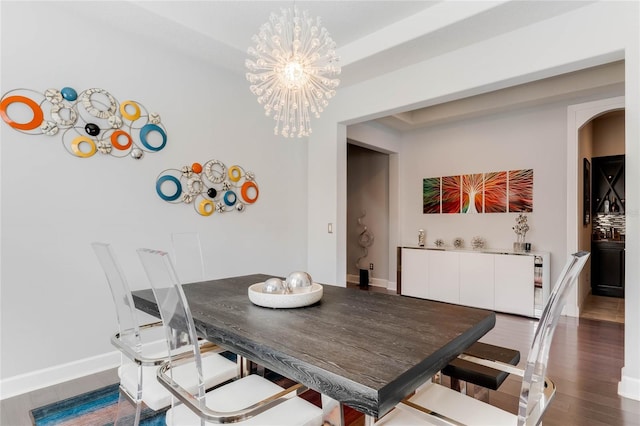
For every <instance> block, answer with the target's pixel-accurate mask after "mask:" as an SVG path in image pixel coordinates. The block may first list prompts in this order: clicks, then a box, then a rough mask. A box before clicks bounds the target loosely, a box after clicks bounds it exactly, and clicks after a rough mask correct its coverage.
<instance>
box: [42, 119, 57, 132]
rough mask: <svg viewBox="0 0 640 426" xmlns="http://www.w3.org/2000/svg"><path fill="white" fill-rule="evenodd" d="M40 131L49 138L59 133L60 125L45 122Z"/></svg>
mask: <svg viewBox="0 0 640 426" xmlns="http://www.w3.org/2000/svg"><path fill="white" fill-rule="evenodd" d="M40 130H42V133H44V134H45V135H47V136H53V135H55V134H56V133H58V130H59V129H58V125H57V124H56V123H55V122H53V121H46V120H45V121H43V122H42V124H41V125H40Z"/></svg>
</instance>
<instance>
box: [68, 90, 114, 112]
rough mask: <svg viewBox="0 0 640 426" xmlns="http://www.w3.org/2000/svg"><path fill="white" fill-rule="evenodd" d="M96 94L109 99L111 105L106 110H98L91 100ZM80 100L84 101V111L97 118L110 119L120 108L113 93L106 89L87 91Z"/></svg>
mask: <svg viewBox="0 0 640 426" xmlns="http://www.w3.org/2000/svg"><path fill="white" fill-rule="evenodd" d="M94 93H99V94H101V95H103V96H104V97H106V98H107V100H108V102H109V105H108V106H107V109H106V110H102V109H98V108H96V107H95V106H94V104H93V100H92V99H91V97H92V96H93V94H94ZM60 96H62V95H60ZM80 100H81V101H82V105H83V106H84V109H86V110H87V112H88V113H89V114H91V115H93V116H94V117H96V118H109V117H110V116H112V115H114V114H115V113H116V111H117V108H118V106H117V104H118V103H117V102H116V100H115V98H114V97H113V96H111V93H109V92H107V91H106V90H104V89H98V88H94V89H87V90H85V91H84V92H82V94H81V95H80ZM97 103H99V104H100V105H104V104H102V103H101V102H97Z"/></svg>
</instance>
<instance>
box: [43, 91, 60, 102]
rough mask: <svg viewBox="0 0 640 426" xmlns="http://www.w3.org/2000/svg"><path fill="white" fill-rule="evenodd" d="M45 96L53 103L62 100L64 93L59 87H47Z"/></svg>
mask: <svg viewBox="0 0 640 426" xmlns="http://www.w3.org/2000/svg"><path fill="white" fill-rule="evenodd" d="M44 98H45V99H46V100H48V101H49V102H51V103H52V104H57V103H59V102H62V93H60V91H59V90H58V89H47V90H45V91H44Z"/></svg>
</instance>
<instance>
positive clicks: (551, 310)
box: [518, 252, 589, 425]
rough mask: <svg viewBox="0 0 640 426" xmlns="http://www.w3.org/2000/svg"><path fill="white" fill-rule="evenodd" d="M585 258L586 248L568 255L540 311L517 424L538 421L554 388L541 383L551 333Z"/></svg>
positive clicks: (521, 393)
mask: <svg viewBox="0 0 640 426" xmlns="http://www.w3.org/2000/svg"><path fill="white" fill-rule="evenodd" d="M588 258H589V253H588V252H578V253H574V254H572V255H571V256H570V258H569V260H568V261H567V263H566V265H565V267H564V269H563V271H562V272H561V273H560V276H559V278H558V281H557V282H556V285H555V287H554V288H553V291H552V292H551V295H550V296H549V300H548V302H547V304H546V306H545V308H544V311H543V312H542V316H541V317H540V322H539V323H538V327H537V328H536V332H535V335H534V338H533V342H532V344H531V350H530V351H529V356H528V357H527V365H526V367H525V369H524V377H523V379H522V387H521V390H520V403H519V407H518V425H524V424H531V423H532V419H534V422H533V423H536V421H539V420H540V419H541V417H542V414H544V411H545V410H546V408H547V405H548V404H549V402H550V400H551V398H552V397H553V393H554V392H555V388H554V387H553V385H552V384H551V386H545V375H546V372H547V362H548V360H549V349H550V348H551V341H552V339H553V333H554V331H555V329H556V325H558V320H559V319H560V315H561V314H562V309H563V308H564V306H565V305H566V302H567V298H568V297H569V293H570V292H571V288H572V287H573V284H574V283H575V282H576V281H577V278H578V275H579V274H580V271H581V270H582V268H583V267H584V264H585V263H586V261H587V259H588ZM547 385H548V384H547ZM535 419H538V420H535Z"/></svg>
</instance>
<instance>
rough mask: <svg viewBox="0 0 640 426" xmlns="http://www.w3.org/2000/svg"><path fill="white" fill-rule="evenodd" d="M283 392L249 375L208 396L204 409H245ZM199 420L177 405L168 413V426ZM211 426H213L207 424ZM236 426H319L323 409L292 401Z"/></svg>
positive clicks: (305, 402) (192, 413)
mask: <svg viewBox="0 0 640 426" xmlns="http://www.w3.org/2000/svg"><path fill="white" fill-rule="evenodd" d="M282 390H283V388H281V387H280V386H278V385H277V384H275V383H273V382H270V381H269V380H267V379H265V378H263V377H260V376H258V375H255V374H252V375H250V376H247V377H243V378H242V379H239V380H236V381H234V382H231V383H229V384H226V385H224V386H222V387H220V388H217V389H214V390H212V391H210V392H207V396H206V404H207V407H208V408H210V409H212V410H215V411H220V412H228V411H234V410H240V409H242V408H246V407H248V406H250V405H252V404H255V403H256V402H259V401H261V400H263V399H265V398H267V397H269V396H270V395H273V394H276V393H278V392H281V391H282ZM200 421H201V420H200V417H199V416H198V415H197V414H195V413H194V412H193V411H191V410H190V409H189V408H187V407H186V406H185V405H183V404H180V405H177V406H175V407H174V408H171V409H170V410H169V411H167V425H176V426H178V425H179V426H189V425H194V426H200ZM206 424H207V425H213V424H216V423H206ZM234 424H237V425H247V426H249V425H252V426H294V425H295V426H319V425H321V424H322V409H320V408H318V407H316V406H315V405H313V404H311V403H310V402H307V401H305V400H304V399H302V398H300V397H292V398H290V399H289V400H288V401H285V402H283V403H281V404H279V405H277V406H275V407H273V408H271V409H269V410H267V411H264V412H262V413H260V414H258V415H257V416H254V417H252V418H250V419H248V420H244V421H241V422H238V423H234Z"/></svg>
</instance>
